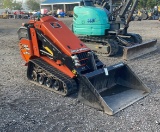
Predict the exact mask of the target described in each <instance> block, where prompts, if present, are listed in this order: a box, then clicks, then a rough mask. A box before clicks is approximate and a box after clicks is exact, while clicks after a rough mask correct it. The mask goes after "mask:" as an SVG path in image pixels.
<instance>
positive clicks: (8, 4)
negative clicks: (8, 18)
mask: <svg viewBox="0 0 160 132" xmlns="http://www.w3.org/2000/svg"><path fill="white" fill-rule="evenodd" d="M1 1H2V6H3V8H9V9H11V8H12V6H13V5H12V1H13V0H1Z"/></svg>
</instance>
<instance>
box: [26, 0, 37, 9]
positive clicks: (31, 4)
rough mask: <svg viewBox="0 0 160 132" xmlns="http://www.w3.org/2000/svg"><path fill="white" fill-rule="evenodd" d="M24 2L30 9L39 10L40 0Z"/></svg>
mask: <svg viewBox="0 0 160 132" xmlns="http://www.w3.org/2000/svg"><path fill="white" fill-rule="evenodd" d="M26 4H27V6H28V8H29V9H30V10H40V0H27V2H26Z"/></svg>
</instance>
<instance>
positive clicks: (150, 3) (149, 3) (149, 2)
mask: <svg viewBox="0 0 160 132" xmlns="http://www.w3.org/2000/svg"><path fill="white" fill-rule="evenodd" d="M155 5H156V1H155V0H147V8H153V7H154V6H155Z"/></svg>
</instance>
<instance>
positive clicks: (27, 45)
mask: <svg viewBox="0 0 160 132" xmlns="http://www.w3.org/2000/svg"><path fill="white" fill-rule="evenodd" d="M29 24H32V25H33V27H31V28H29V29H27V28H26V30H28V33H26V34H25V35H24V36H27V37H24V36H23V37H20V38H19V39H20V43H19V47H20V52H21V56H22V58H23V59H24V60H25V61H26V63H28V62H29V61H30V60H31V59H34V58H37V57H40V58H41V59H43V60H45V61H46V62H47V63H49V64H50V65H52V66H53V67H55V68H57V69H58V70H60V71H61V72H63V73H65V74H66V75H68V76H69V77H71V78H73V77H75V73H73V72H72V71H71V69H69V68H68V67H67V66H66V65H65V64H62V63H61V61H60V60H56V61H55V60H53V59H50V58H49V57H46V56H44V55H42V54H40V49H39V42H38V38H37V33H36V30H39V31H41V32H42V33H43V34H44V35H45V36H47V38H49V39H50V41H51V42H52V43H53V45H55V46H56V47H57V48H58V49H60V50H61V52H62V53H63V54H65V55H67V56H69V57H71V56H72V55H75V54H78V53H81V52H86V51H90V49H89V48H88V47H86V45H85V44H84V43H83V42H81V41H80V40H79V39H78V38H77V37H76V36H75V35H74V34H73V33H72V32H71V31H70V30H69V29H68V28H67V26H66V25H65V24H64V23H63V22H61V21H58V20H57V19H55V18H54V17H52V16H47V17H43V18H41V19H40V20H39V21H38V20H30V21H29ZM19 34H21V33H19ZM53 55H54V53H53Z"/></svg>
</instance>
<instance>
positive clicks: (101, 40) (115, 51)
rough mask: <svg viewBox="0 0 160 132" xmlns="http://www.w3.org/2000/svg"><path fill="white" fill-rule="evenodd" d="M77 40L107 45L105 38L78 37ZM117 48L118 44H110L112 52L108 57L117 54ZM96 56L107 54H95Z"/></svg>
mask: <svg viewBox="0 0 160 132" xmlns="http://www.w3.org/2000/svg"><path fill="white" fill-rule="evenodd" d="M78 38H79V39H80V40H81V41H83V42H84V41H90V42H97V43H109V42H108V40H107V38H105V37H91V36H78ZM112 40H114V39H112ZM93 45H94V44H93ZM96 45H97V44H96ZM104 46H105V45H104ZM117 48H118V44H117V45H115V44H112V52H111V54H110V55H109V56H112V55H115V54H116V53H117V52H118V50H117ZM96 52H97V51H96ZM97 54H99V55H107V54H108V53H106V52H97ZM107 56H108V55H107Z"/></svg>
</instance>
